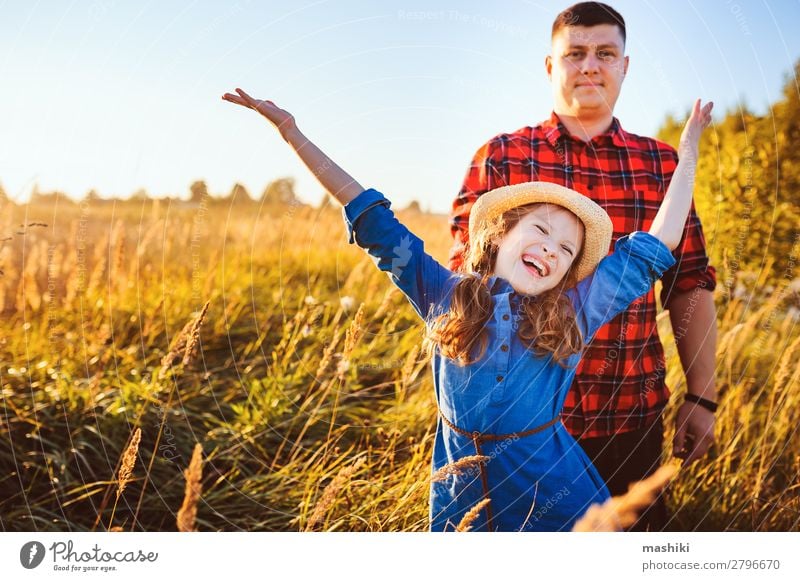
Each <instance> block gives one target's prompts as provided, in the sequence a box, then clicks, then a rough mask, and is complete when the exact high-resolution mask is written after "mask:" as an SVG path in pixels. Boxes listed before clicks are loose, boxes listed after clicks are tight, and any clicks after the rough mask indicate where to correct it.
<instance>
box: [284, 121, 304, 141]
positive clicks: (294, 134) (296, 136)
mask: <svg viewBox="0 0 800 581" xmlns="http://www.w3.org/2000/svg"><path fill="white" fill-rule="evenodd" d="M278 131H280V134H281V137H283V140H284V141H286V142H287V143H288V144H290V145H300V144H302V142H304V141H306V137H305V135H303V133H302V132H301V131H300V130H299V129H298V128H297V125H295V124H291V125H287V126H286V127H279V128H278Z"/></svg>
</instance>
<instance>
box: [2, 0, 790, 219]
mask: <svg viewBox="0 0 800 581" xmlns="http://www.w3.org/2000/svg"><path fill="white" fill-rule="evenodd" d="M609 3H610V4H611V5H612V6H614V7H615V8H617V9H618V10H619V11H620V12H621V13H622V14H623V16H624V17H625V20H626V22H627V25H628V44H627V54H628V55H629V56H630V60H631V64H630V69H629V72H628V76H627V78H626V80H625V84H624V85H623V89H622V94H621V97H620V100H619V101H618V103H617V108H616V115H617V116H618V117H619V118H620V120H621V122H622V124H623V126H624V127H625V128H626V129H627V130H629V131H633V132H635V133H641V134H648V135H652V134H654V133H655V131H656V130H657V128H658V127H659V125H660V124H661V122H662V121H663V119H664V116H665V115H666V114H667V113H668V112H673V113H677V114H682V113H683V112H685V111H687V110H688V107H689V105H690V104H691V102H692V101H693V99H694V98H695V97H702V98H704V99H711V100H714V101H715V102H716V104H717V110H718V111H724V110H728V109H732V108H735V107H736V106H737V103H738V102H740V101H741V100H743V101H744V102H746V103H747V105H748V106H749V107H750V108H751V109H753V110H755V111H756V112H764V110H765V107H766V106H767V104H768V103H770V102H772V101H775V100H777V99H778V98H780V94H781V87H782V86H783V84H784V82H785V79H786V75H787V74H789V73H790V72H791V71H792V66H793V63H794V61H795V60H796V59H798V57H800V35H798V34H797V30H796V28H797V23H798V22H800V0H782V1H777V0H769V1H764V0H703V1H700V0H694V1H689V0H675V1H670V2H663V1H661V2H656V1H655V0H618V1H612V2H609ZM569 4H570V2H554V1H551V0H544V1H539V2H532V1H531V2H527V1H521V0H514V1H507V2H491V3H490V2H485V1H483V2H478V1H461V2H457V1H449V2H435V1H431V0H428V1H425V2H423V1H407V2H406V1H404V2H367V1H361V2H357V1H350V0H345V1H333V0H331V1H307V0H298V1H296V2H285V1H281V2H277V1H269V2H265V1H255V0H252V1H248V0H238V1H234V2H211V1H205V0H203V1H197V2H184V1H170V0H164V1H159V2H154V1H151V2H145V1H141V0H140V1H121V0H86V1H79V0H76V1H73V2H57V1H49V2H48V1H41V2H35V1H24V2H23V1H10V2H9V1H7V2H0V14H2V18H0V78H2V80H3V85H2V87H3V90H2V91H0V111H2V139H1V140H0V183H2V185H3V186H4V188H5V189H6V191H7V192H8V194H9V195H10V196H11V197H12V198H14V199H15V200H18V201H24V200H26V199H27V197H28V195H29V193H30V190H31V188H32V186H33V184H34V183H38V185H39V188H40V189H41V190H44V191H49V190H53V189H58V190H61V191H65V192H67V193H68V194H69V195H71V196H73V197H76V198H79V197H82V196H83V195H84V194H85V193H86V191H87V190H89V189H90V188H96V189H97V190H98V191H99V192H100V194H101V195H102V196H111V195H119V196H122V197H127V196H128V195H130V194H131V193H132V192H133V191H135V190H136V189H138V188H142V187H143V188H146V189H147V191H148V192H149V193H150V194H151V195H155V196H163V195H181V196H184V197H185V196H188V187H189V184H190V183H191V182H192V181H193V180H196V179H205V180H206V181H207V183H208V184H209V187H210V189H211V191H212V192H214V193H219V194H222V193H227V192H228V191H229V190H230V188H231V187H232V185H233V183H234V182H235V181H241V182H242V183H244V184H245V185H246V186H247V187H248V188H249V189H250V191H251V192H252V193H253V194H256V195H257V194H260V192H261V190H262V189H263V187H264V185H265V184H266V183H267V182H269V181H270V180H272V179H275V178H277V177H281V176H287V175H289V176H294V177H296V178H297V183H298V192H299V194H300V197H301V198H303V199H304V200H306V201H310V202H313V203H317V202H318V201H319V200H320V199H321V198H322V195H323V190H322V188H321V187H320V186H318V185H317V184H316V182H315V181H314V180H313V178H311V177H310V175H309V174H308V173H307V171H306V170H305V169H304V168H303V167H302V166H301V165H300V163H299V162H298V161H297V160H296V159H295V158H294V154H293V153H291V151H290V150H289V149H288V147H287V146H286V144H284V143H283V142H282V141H281V139H280V138H279V137H278V135H277V134H276V133H275V132H274V131H273V130H272V129H271V128H270V127H269V126H267V125H266V122H263V123H262V122H261V120H260V118H258V117H257V116H256V115H255V114H254V113H252V112H249V111H246V110H244V109H241V108H237V107H235V106H234V105H232V104H229V103H226V102H224V101H222V100H221V99H220V96H221V95H222V93H224V92H226V91H231V90H232V89H233V88H234V87H237V86H240V87H242V88H244V89H246V90H248V91H249V92H250V93H251V94H252V95H254V96H256V97H259V98H269V99H272V100H274V101H275V102H277V103H278V104H279V105H281V106H283V107H285V108H287V109H288V110H290V111H291V112H293V113H294V114H295V116H296V118H297V119H298V122H299V124H300V125H301V127H302V128H303V129H304V131H305V132H306V133H307V134H308V135H309V137H311V138H312V139H314V140H315V141H317V143H318V144H319V145H320V146H321V147H323V148H324V149H325V150H326V151H327V152H328V153H329V154H330V155H331V156H332V157H333V158H334V159H336V160H337V161H339V162H340V163H341V164H342V165H343V166H344V167H345V168H346V169H347V170H348V171H350V172H351V173H352V174H353V175H354V176H355V177H356V178H357V179H358V180H359V181H361V183H362V184H364V185H365V186H373V187H377V188H379V189H382V190H383V191H384V192H385V193H386V194H387V195H388V196H389V197H390V198H391V199H392V200H393V201H394V202H395V204H396V205H397V206H401V207H402V206H405V205H406V204H407V203H408V202H409V201H410V200H412V199H415V198H416V199H419V200H420V201H421V203H422V205H423V207H426V208H429V209H431V210H433V211H438V212H445V211H447V210H448V208H449V206H450V202H451V200H452V198H453V196H454V195H455V193H456V192H457V190H458V188H459V186H460V184H461V180H462V178H463V176H464V172H465V170H466V167H467V165H468V162H469V160H470V158H471V156H472V154H473V153H474V151H475V150H476V149H477V148H478V146H480V145H481V144H482V143H483V142H484V141H486V140H487V139H488V138H490V137H491V136H493V135H495V134H497V133H500V132H504V131H513V130H515V129H518V128H520V127H522V126H525V125H530V124H533V123H535V122H537V121H540V120H541V119H543V118H545V117H546V116H547V115H548V114H549V112H550V110H551V107H552V98H551V91H550V85H549V82H548V80H547V77H546V75H545V73H544V57H545V55H546V54H547V53H548V51H549V47H550V40H549V39H550V34H549V31H550V26H551V24H552V21H553V18H554V17H555V15H556V14H557V13H558V12H559V11H560V10H562V9H563V8H566V7H567V6H568V5H569Z"/></svg>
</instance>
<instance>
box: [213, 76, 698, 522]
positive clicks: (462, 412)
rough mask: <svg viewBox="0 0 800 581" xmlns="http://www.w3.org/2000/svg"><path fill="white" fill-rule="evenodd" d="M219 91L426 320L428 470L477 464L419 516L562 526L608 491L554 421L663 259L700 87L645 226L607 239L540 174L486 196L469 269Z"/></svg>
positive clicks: (599, 223)
mask: <svg viewBox="0 0 800 581" xmlns="http://www.w3.org/2000/svg"><path fill="white" fill-rule="evenodd" d="M236 91H237V93H238V95H234V94H231V93H226V94H225V95H223V97H222V98H223V99H225V100H227V101H230V102H232V103H236V104H238V105H242V106H244V107H248V108H251V109H253V110H255V111H257V112H258V113H260V114H261V115H263V116H264V117H266V118H267V119H268V120H269V121H271V122H272V123H273V124H274V125H275V126H276V127H277V129H278V130H279V132H280V133H281V136H282V137H283V138H284V139H285V140H286V141H287V142H288V143H289V145H291V146H292V147H293V148H294V150H295V151H296V152H297V154H298V155H299V156H300V158H301V159H302V161H303V162H304V163H305V165H306V166H307V167H308V168H309V169H310V170H311V171H312V172H313V173H314V175H315V176H316V177H317V179H318V180H319V181H320V183H321V184H322V185H323V186H324V187H325V188H326V189H327V190H328V192H330V193H331V194H332V195H333V196H334V197H335V198H336V199H337V200H338V201H339V202H340V203H341V204H342V205H343V206H344V209H343V213H344V219H345V223H346V227H347V231H348V236H349V241H350V243H353V242H355V243H357V244H358V245H359V246H360V247H362V248H363V249H364V250H366V251H367V252H368V253H369V254H370V255H371V256H372V258H373V260H374V261H375V263H376V264H377V266H378V268H380V269H381V270H383V271H386V272H387V273H389V275H390V278H391V280H392V282H393V283H394V284H396V285H397V286H398V287H399V288H400V290H401V291H403V293H404V294H405V295H406V297H407V298H408V300H409V301H410V302H411V304H412V306H413V308H414V310H415V311H416V312H417V313H418V314H419V315H420V316H421V317H422V318H423V320H424V321H425V323H426V330H427V336H426V346H427V347H428V350H429V352H430V353H431V356H432V358H431V364H432V367H433V378H434V388H435V392H436V400H437V403H438V408H439V422H438V425H437V430H436V440H435V444H434V451H433V462H432V471H433V472H436V471H437V470H439V469H440V468H442V467H443V466H445V465H446V464H449V463H452V462H456V461H457V460H459V459H460V458H463V457H465V456H472V455H480V456H483V457H484V461H483V462H482V463H480V464H478V465H477V467H475V468H474V469H472V470H465V471H462V472H461V473H460V474H451V475H449V476H448V477H447V478H446V479H445V480H443V481H436V482H433V483H432V484H431V490H430V528H431V530H432V531H446V530H453V529H454V528H455V525H456V524H458V523H459V522H460V521H461V519H462V518H463V516H464V515H465V513H466V512H467V511H468V510H470V509H471V508H473V507H474V506H476V505H477V504H478V503H479V502H481V501H486V502H484V503H483V508H482V509H481V511H480V515H479V518H478V520H476V521H474V522H473V529H472V530H476V531H562V530H570V529H571V528H572V526H573V524H574V522H575V521H576V520H577V519H578V518H579V517H580V516H581V515H582V514H583V513H584V512H585V511H586V509H587V508H588V507H589V506H590V505H591V504H593V503H599V502H603V501H605V500H606V499H607V498H608V497H609V492H608V489H607V488H606V486H605V483H604V482H603V480H602V478H601V477H600V475H599V474H598V472H597V470H596V469H595V468H594V466H593V465H592V464H591V462H590V460H589V458H588V457H587V456H586V454H585V453H584V452H583V450H582V448H581V447H580V446H579V445H578V444H577V442H576V441H575V440H574V439H573V438H572V436H571V435H570V434H569V433H568V432H567V430H566V428H564V426H563V424H562V423H561V422H560V421H559V414H560V412H561V408H562V405H563V403H564V398H565V396H566V393H567V390H568V389H569V386H570V384H571V382H572V378H573V376H574V374H575V367H576V365H577V363H578V362H579V360H580V357H581V351H582V349H583V347H584V345H585V344H586V343H587V342H589V341H590V340H591V338H592V336H593V335H594V333H595V331H596V330H597V329H598V328H599V327H601V326H602V325H603V324H605V323H606V322H607V321H609V320H610V319H612V318H613V317H614V316H616V315H617V314H618V313H620V312H621V311H623V310H624V309H625V308H627V306H628V305H629V304H630V303H631V302H633V301H634V300H635V299H636V298H638V297H639V296H641V295H643V294H644V293H645V292H647V291H648V290H649V288H650V286H651V285H652V284H653V283H654V282H655V281H656V280H657V279H658V278H659V277H660V276H661V274H662V273H663V272H664V271H665V270H667V269H668V268H669V267H670V266H672V264H674V262H675V259H674V258H673V256H672V254H671V251H672V250H673V249H674V248H675V247H676V246H677V245H678V243H679V241H680V239H681V236H682V233H683V229H684V224H685V222H686V217H687V215H688V212H689V208H690V205H691V200H692V188H693V181H694V162H695V160H696V159H697V144H698V140H699V138H700V134H701V133H702V130H703V129H704V128H705V127H706V126H707V125H708V124H709V122H710V119H711V116H710V113H711V108H712V104H711V103H708V104H707V105H706V106H705V107H703V108H702V109H701V107H700V101H699V100H698V101H697V102H696V103H695V105H694V109H693V110H692V114H691V116H690V118H689V121H688V122H687V124H686V127H685V128H684V131H683V134H682V136H681V144H680V148H679V153H680V162H679V163H678V167H677V168H676V170H675V173H674V175H673V177H672V181H671V184H670V187H669V189H668V191H667V194H666V196H665V198H664V201H663V203H662V204H661V207H660V209H659V211H658V214H657V215H656V217H655V219H654V221H653V224H652V226H651V227H650V230H649V233H647V232H634V233H633V234H630V235H628V236H625V237H623V238H620V239H619V240H617V242H616V244H615V246H614V252H613V253H612V254H610V255H608V256H606V255H607V253H608V248H609V244H610V242H611V232H612V227H611V220H610V219H609V217H608V215H607V214H606V213H605V212H604V211H603V209H602V208H600V207H599V206H598V205H596V204H595V203H594V202H592V201H591V200H589V198H587V197H585V196H583V195H581V194H579V193H578V192H575V191H572V190H569V189H567V188H564V187H561V186H558V185H555V184H550V183H544V182H530V183H525V184H518V185H513V186H506V187H503V188H498V189H496V190H493V191H490V192H487V193H485V194H484V195H483V196H481V197H480V198H479V199H478V201H477V202H476V204H475V206H474V207H473V209H472V211H471V215H470V223H469V240H470V248H469V251H468V254H467V260H466V266H467V273H468V274H457V273H453V272H451V271H449V270H447V269H446V268H445V267H444V266H442V265H441V264H439V263H438V262H436V260H434V259H433V258H432V257H431V256H429V255H428V254H426V253H425V250H424V244H423V241H422V240H420V239H419V238H418V237H416V236H415V235H414V234H412V233H411V232H410V231H409V230H408V229H407V228H406V227H405V226H403V225H402V224H401V223H400V222H398V221H397V219H396V218H395V216H394V214H393V213H392V211H391V210H390V209H389V206H390V203H389V201H388V200H387V199H386V198H385V197H384V196H383V195H382V194H381V193H380V192H378V191H376V190H374V189H368V190H365V189H364V188H363V187H361V185H360V184H359V183H358V182H356V181H355V180H354V179H353V178H352V177H350V176H349V175H348V174H347V173H346V172H344V171H343V170H342V169H341V168H340V167H339V166H338V165H336V164H335V163H334V162H333V161H332V160H330V159H329V158H328V157H327V156H326V155H325V154H324V153H323V152H322V151H320V150H319V149H318V148H317V147H316V146H315V145H314V144H313V143H312V142H311V141H309V140H308V139H307V138H306V137H305V136H304V135H303V133H302V132H301V131H300V130H299V129H298V128H297V125H296V124H295V121H294V118H293V117H292V116H291V115H290V114H289V113H287V112H286V111H284V110H282V109H280V108H278V107H277V106H276V105H275V104H274V103H272V102H271V101H261V100H258V99H253V98H251V97H250V96H249V95H247V93H245V92H244V91H242V90H241V89H236Z"/></svg>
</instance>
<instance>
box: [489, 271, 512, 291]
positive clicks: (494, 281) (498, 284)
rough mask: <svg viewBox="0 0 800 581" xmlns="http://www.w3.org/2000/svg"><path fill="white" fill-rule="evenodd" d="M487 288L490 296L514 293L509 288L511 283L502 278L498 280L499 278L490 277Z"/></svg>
mask: <svg viewBox="0 0 800 581" xmlns="http://www.w3.org/2000/svg"><path fill="white" fill-rule="evenodd" d="M488 286H489V291H490V292H491V293H492V296H494V295H501V294H503V293H509V292H514V288H513V287H512V286H511V283H510V282H508V281H507V280H506V279H504V278H500V277H499V276H490V277H489V281H488Z"/></svg>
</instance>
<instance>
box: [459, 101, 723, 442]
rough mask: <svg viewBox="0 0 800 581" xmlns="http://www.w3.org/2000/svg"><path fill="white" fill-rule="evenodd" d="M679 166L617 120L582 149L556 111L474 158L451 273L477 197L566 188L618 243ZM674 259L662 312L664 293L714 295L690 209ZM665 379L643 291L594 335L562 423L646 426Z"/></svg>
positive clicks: (657, 200) (607, 429) (594, 427)
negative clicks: (513, 189) (541, 184)
mask: <svg viewBox="0 0 800 581" xmlns="http://www.w3.org/2000/svg"><path fill="white" fill-rule="evenodd" d="M677 162H678V156H677V153H676V151H675V150H674V149H673V148H672V147H670V146H669V145H667V144H665V143H662V142H660V141H657V140H655V139H651V138H648V137H641V136H639V135H634V134H632V133H628V132H627V131H625V130H623V129H622V127H621V126H620V124H619V121H618V120H617V119H616V118H614V120H613V123H612V125H611V127H610V128H609V130H608V131H606V132H605V133H603V134H602V135H598V136H597V137H595V138H594V139H592V140H591V141H590V142H588V143H585V142H583V141H581V140H580V139H577V138H575V137H573V136H572V135H570V134H569V132H568V131H567V129H566V128H565V127H564V125H562V124H561V122H560V120H559V118H558V116H557V115H556V114H555V113H553V114H552V115H551V116H550V119H549V120H547V121H545V122H543V123H541V124H539V125H537V126H536V127H525V128H523V129H520V130H519V131H516V132H514V133H504V134H500V135H498V136H496V137H494V138H493V139H491V140H490V141H489V142H487V143H486V144H485V145H484V146H483V147H481V148H480V149H479V150H478V152H477V153H476V154H475V157H474V159H473V160H472V164H471V165H470V168H469V171H468V172H467V176H466V178H465V180H464V185H463V186H462V188H461V191H460V192H459V193H458V196H457V197H456V199H455V201H454V202H453V210H452V213H451V215H450V228H451V232H452V234H453V237H454V239H455V243H454V245H453V248H452V250H451V252H450V264H449V266H450V269H451V270H454V271H455V270H459V269H460V268H461V264H462V261H463V254H464V244H465V243H466V242H467V238H468V227H469V212H470V209H471V208H472V205H473V204H474V203H475V200H477V198H478V196H480V195H481V194H483V193H484V192H487V191H489V190H491V189H494V188H497V187H500V186H505V185H511V184H518V183H522V182H529V181H548V182H554V183H557V184H561V185H564V186H567V187H569V188H572V189H574V190H576V191H578V192H581V193H582V194H584V195H586V196H588V197H590V198H591V199H592V200H594V201H595V202H597V203H598V204H600V206H602V207H603V208H604V209H605V210H606V212H608V214H609V216H611V221H612V222H613V224H614V235H613V242H616V240H617V238H619V237H620V236H624V235H625V234H629V233H631V232H633V231H635V230H645V231H646V230H648V229H649V228H650V224H651V223H652V222H653V219H654V218H655V215H656V212H657V211H658V208H659V206H660V204H661V201H662V200H663V198H664V194H665V193H666V190H667V186H668V185H669V181H670V179H671V178H672V173H673V171H675V166H676V164H677ZM611 247H612V248H613V243H612V245H611ZM673 255H674V256H675V258H676V260H677V264H676V265H675V266H674V267H673V268H671V269H670V270H668V271H667V272H666V273H665V274H664V276H663V278H662V283H663V287H662V291H661V301H662V304H664V305H667V304H668V301H669V295H670V292H672V291H675V292H686V291H691V290H692V289H694V288H697V287H701V288H705V289H707V290H713V289H714V287H715V286H716V272H715V270H714V267H712V266H710V265H709V263H708V256H707V255H706V250H705V240H704V238H703V230H702V227H701V225H700V220H699V219H698V217H697V214H696V213H695V210H694V204H693V205H692V209H691V212H690V215H689V219H688V220H687V223H686V229H685V231H684V234H683V239H682V240H681V243H680V245H679V246H678V248H677V249H676V250H675V252H674V253H673ZM665 375H666V366H665V363H664V351H663V349H662V346H661V342H660V341H659V338H658V331H657V329H656V301H655V293H654V291H653V289H652V288H651V289H650V291H648V293H647V294H646V295H645V296H643V297H640V298H639V299H637V300H636V301H635V302H634V303H633V304H632V305H631V306H630V307H629V308H628V310H627V311H625V312H624V313H621V314H620V315H619V316H617V317H616V318H615V319H613V320H612V321H611V322H609V323H608V324H607V325H605V326H604V327H602V328H601V329H600V330H599V331H598V332H597V334H596V335H595V338H594V340H593V342H592V343H591V345H590V346H589V347H588V349H587V350H586V352H585V354H584V357H583V359H582V361H581V364H580V365H579V367H578V372H577V374H576V376H575V381H574V382H573V384H572V389H570V391H569V393H568V395H567V399H566V403H565V404H564V411H563V419H564V424H565V425H566V426H567V428H568V430H569V431H570V433H571V434H572V435H573V436H575V437H577V438H590V437H598V436H610V435H612V434H615V433H622V432H627V431H631V430H636V429H640V428H644V427H647V426H649V425H650V424H651V423H652V422H654V421H655V419H656V418H657V417H658V415H659V414H660V412H661V410H662V409H663V408H664V406H665V405H666V403H667V401H668V400H669V389H668V388H667V386H666V383H665V382H664V377H665Z"/></svg>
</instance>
